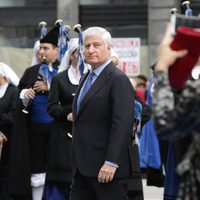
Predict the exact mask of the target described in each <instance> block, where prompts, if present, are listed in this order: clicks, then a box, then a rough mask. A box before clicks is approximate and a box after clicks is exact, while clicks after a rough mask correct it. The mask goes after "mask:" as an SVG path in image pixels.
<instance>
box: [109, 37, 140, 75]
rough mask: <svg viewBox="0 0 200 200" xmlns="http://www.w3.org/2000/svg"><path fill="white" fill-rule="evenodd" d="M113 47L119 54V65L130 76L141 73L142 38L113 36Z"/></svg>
mask: <svg viewBox="0 0 200 200" xmlns="http://www.w3.org/2000/svg"><path fill="white" fill-rule="evenodd" d="M112 44H113V49H114V51H115V52H116V53H117V55H118V56H119V65H118V67H119V68H120V69H121V70H122V71H124V72H125V73H126V74H127V75H128V76H137V75H139V74H140V46H141V43H140V38H113V39H112Z"/></svg>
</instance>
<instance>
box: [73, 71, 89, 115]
mask: <svg viewBox="0 0 200 200" xmlns="http://www.w3.org/2000/svg"><path fill="white" fill-rule="evenodd" d="M89 73H90V71H88V72H87V73H86V74H85V75H84V76H83V77H82V78H81V80H80V83H79V87H78V88H77V91H76V95H75V97H74V101H73V110H74V115H75V118H76V115H77V101H78V96H79V93H80V91H81V88H82V86H83V83H84V82H85V79H86V78H87V76H88V75H89Z"/></svg>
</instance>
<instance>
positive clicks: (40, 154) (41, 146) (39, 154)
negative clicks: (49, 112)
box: [29, 123, 52, 173]
mask: <svg viewBox="0 0 200 200" xmlns="http://www.w3.org/2000/svg"><path fill="white" fill-rule="evenodd" d="M51 127H52V124H51V123H49V124H38V123H31V124H30V137H29V139H30V141H29V142H30V156H31V172H32V173H44V172H46V168H47V154H48V148H49V138H50V131H51Z"/></svg>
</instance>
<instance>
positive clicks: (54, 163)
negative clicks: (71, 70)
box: [46, 70, 77, 182]
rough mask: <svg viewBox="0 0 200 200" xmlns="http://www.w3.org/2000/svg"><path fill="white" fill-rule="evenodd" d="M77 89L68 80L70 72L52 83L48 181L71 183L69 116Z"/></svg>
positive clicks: (48, 108) (50, 92) (61, 74)
mask: <svg viewBox="0 0 200 200" xmlns="http://www.w3.org/2000/svg"><path fill="white" fill-rule="evenodd" d="M76 89H77V85H73V84H72V83H71V82H70V80H69V78H68V70H65V71H63V72H61V73H58V74H56V75H55V76H54V77H53V78H52V81H51V88H50V91H49V98H48V104H47V111H48V113H49V114H50V115H51V116H52V117H53V118H54V121H53V123H52V130H51V136H50V147H49V159H48V169H47V177H46V178H47V180H56V181H62V182H71V180H72V177H71V141H72V139H71V138H70V137H69V136H68V133H70V134H72V122H70V121H68V120H67V115H68V114H69V113H71V112H72V102H73V99H74V95H75V92H76Z"/></svg>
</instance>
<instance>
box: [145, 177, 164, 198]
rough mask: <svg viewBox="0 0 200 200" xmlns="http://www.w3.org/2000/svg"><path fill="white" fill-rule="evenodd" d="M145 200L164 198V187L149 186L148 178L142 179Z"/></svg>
mask: <svg viewBox="0 0 200 200" xmlns="http://www.w3.org/2000/svg"><path fill="white" fill-rule="evenodd" d="M142 183H143V192H144V200H162V199H163V191H164V189H163V188H160V187H154V186H147V185H146V179H143V180H142Z"/></svg>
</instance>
